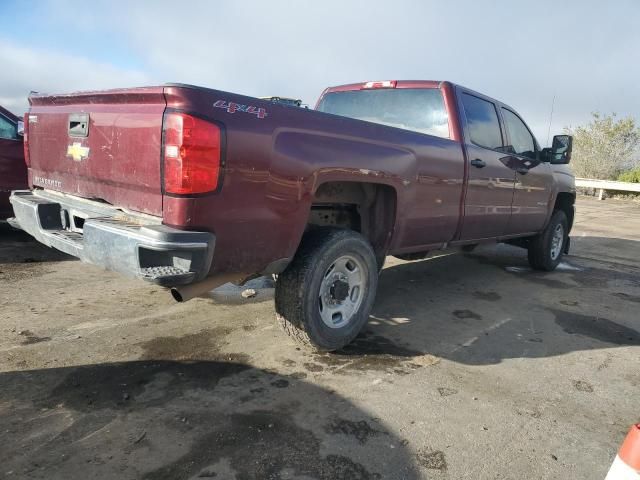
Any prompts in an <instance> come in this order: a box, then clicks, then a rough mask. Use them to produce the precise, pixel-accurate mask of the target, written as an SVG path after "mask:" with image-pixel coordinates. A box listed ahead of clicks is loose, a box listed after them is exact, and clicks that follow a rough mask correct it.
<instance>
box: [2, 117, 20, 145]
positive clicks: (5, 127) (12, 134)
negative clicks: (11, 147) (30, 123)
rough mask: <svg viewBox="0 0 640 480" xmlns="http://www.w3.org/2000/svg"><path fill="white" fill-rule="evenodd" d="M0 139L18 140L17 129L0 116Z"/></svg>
mask: <svg viewBox="0 0 640 480" xmlns="http://www.w3.org/2000/svg"><path fill="white" fill-rule="evenodd" d="M0 138H8V139H9V140H16V139H17V138H18V128H17V127H16V125H15V124H14V123H13V122H10V121H9V120H7V119H6V118H4V117H3V116H2V115H0Z"/></svg>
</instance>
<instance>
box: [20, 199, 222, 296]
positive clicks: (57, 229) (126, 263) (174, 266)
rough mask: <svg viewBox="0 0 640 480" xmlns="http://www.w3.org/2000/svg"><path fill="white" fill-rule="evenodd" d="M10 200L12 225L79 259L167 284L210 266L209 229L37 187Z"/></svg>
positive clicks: (196, 276) (190, 278) (197, 276)
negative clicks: (200, 229) (180, 227)
mask: <svg viewBox="0 0 640 480" xmlns="http://www.w3.org/2000/svg"><path fill="white" fill-rule="evenodd" d="M10 200H11V204H12V205H13V211H14V214H15V218H14V219H11V223H12V225H14V226H16V227H18V228H20V229H22V230H24V231H25V232H27V233H29V234H30V235H31V236H33V237H34V238H35V239H36V240H38V241H39V242H41V243H43V244H45V245H48V246H49V247H53V248H56V249H58V250H61V251H63V252H65V253H67V254H69V255H73V256H74V257H78V258H79V259H80V260H82V261H83V262H87V263H91V264H93V265H98V266H101V267H104V268H106V269H107V270H113V271H115V272H119V273H122V274H125V275H128V276H133V277H138V278H142V279H144V280H147V281H150V282H153V283H156V284H159V285H162V286H166V287H172V286H178V285H185V284H188V283H192V282H195V281H198V280H202V279H203V278H205V277H206V276H207V274H208V273H209V270H210V268H211V261H212V258H213V251H214V248H215V236H214V235H213V234H211V233H208V232H191V231H184V230H178V229H176V228H171V227H168V226H166V225H162V224H160V223H159V222H160V219H159V218H156V217H148V216H145V215H140V216H138V215H136V214H131V213H125V212H122V211H120V210H118V209H116V208H114V207H111V206H109V205H104V204H101V203H98V202H93V201H88V200H84V199H80V198H78V197H72V196H68V195H59V194H53V193H50V192H46V191H40V190H36V191H34V192H31V191H28V190H18V191H14V192H13V193H12V194H11V198H10Z"/></svg>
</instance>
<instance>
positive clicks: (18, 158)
mask: <svg viewBox="0 0 640 480" xmlns="http://www.w3.org/2000/svg"><path fill="white" fill-rule="evenodd" d="M21 124H22V121H21V119H20V117H18V116H16V115H14V114H13V113H11V112H10V111H9V110H7V109H6V108H3V107H0V220H6V219H7V218H8V217H11V216H12V215H13V212H12V210H11V203H9V195H10V194H11V191H12V190H18V189H21V188H27V187H28V185H27V167H26V165H25V164H24V152H23V149H24V145H23V143H22V128H21Z"/></svg>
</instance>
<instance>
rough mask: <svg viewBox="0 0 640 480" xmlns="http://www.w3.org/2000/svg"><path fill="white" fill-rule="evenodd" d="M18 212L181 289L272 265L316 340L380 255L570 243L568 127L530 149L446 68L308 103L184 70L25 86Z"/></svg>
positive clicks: (533, 251) (111, 265)
mask: <svg viewBox="0 0 640 480" xmlns="http://www.w3.org/2000/svg"><path fill="white" fill-rule="evenodd" d="M29 102H30V105H31V106H30V110H29V114H28V122H27V123H28V124H27V125H26V130H27V134H28V158H27V163H28V167H29V182H30V185H31V186H32V189H31V190H30V191H29V190H26V191H15V192H13V194H12V196H11V202H12V204H13V208H14V210H15V220H14V221H13V222H14V224H15V225H18V226H19V227H20V228H22V229H24V230H25V231H27V232H28V233H30V234H31V235H33V236H34V237H35V238H37V239H38V240H39V241H41V242H42V243H44V244H46V245H49V246H51V247H55V248H57V249H59V250H62V251H64V252H67V253H69V254H71V255H75V256H77V257H79V258H80V259H82V260H83V261H86V262H89V263H92V264H96V265H100V266H103V267H105V268H107V269H110V270H115V271H117V272H121V273H124V274H128V275H133V276H136V277H139V278H142V279H145V280H148V281H151V282H155V283H157V284H160V285H163V286H166V287H171V290H172V293H173V295H174V298H176V300H178V301H186V300H189V299H190V298H193V297H195V296H201V295H205V294H206V293H207V292H209V291H210V290H212V289H213V288H214V287H216V286H218V285H220V284H222V283H226V282H229V281H233V282H235V283H238V284H242V283H243V282H245V281H247V280H248V279H250V278H252V277H254V276H256V275H267V274H277V282H276V298H275V306H276V312H277V317H278V319H279V320H280V322H281V323H282V325H283V326H284V328H285V330H286V331H287V332H288V333H289V334H291V335H292V336H293V337H294V338H296V339H297V340H299V341H302V342H304V343H308V344H312V345H314V346H315V347H316V348H319V349H323V350H335V349H339V348H341V347H342V346H344V345H346V344H347V343H349V342H350V341H351V340H353V339H354V338H355V336H356V335H357V334H358V332H359V331H360V330H361V329H362V327H363V326H364V325H365V323H366V322H367V319H368V316H369V312H370V309H371V306H372V304H373V301H374V297H375V293H376V287H377V282H378V272H379V270H380V269H381V267H382V264H383V262H384V258H385V256H386V255H389V254H390V255H395V256H397V257H400V258H404V259H416V258H421V257H423V256H424V255H425V254H426V253H427V252H428V251H432V250H437V249H443V248H449V247H463V246H473V245H476V244H478V243H482V242H489V241H493V242H495V241H500V242H510V243H513V244H516V245H519V246H522V247H524V248H527V249H528V253H529V261H530V263H531V265H532V266H533V267H534V268H536V269H542V270H553V269H554V268H555V267H556V266H557V265H558V263H559V261H560V258H561V256H562V254H563V252H565V253H566V251H567V249H568V245H569V237H568V234H569V231H570V229H571V225H572V223H573V217H574V200H575V187H574V176H573V174H572V173H571V171H570V169H569V167H568V166H567V163H568V162H569V159H570V156H571V138H570V137H568V136H562V135H561V136H557V137H554V143H553V147H552V148H550V149H540V147H539V146H538V143H537V142H536V140H535V138H534V136H533V135H532V134H531V131H530V130H529V128H528V127H527V126H526V124H525V123H524V122H523V120H522V119H521V117H520V116H519V115H518V114H517V113H516V112H515V110H514V109H512V108H511V107H509V106H507V105H505V104H503V103H501V102H499V101H496V100H494V99H491V98H489V97H487V96H485V95H482V94H479V93H477V92H474V91H472V90H469V89H467V88H464V87H462V86H459V85H454V84H452V83H449V82H436V81H384V82H367V83H357V84H352V85H344V86H340V87H333V88H329V89H327V90H325V91H324V92H323V93H322V96H321V97H320V99H319V101H318V104H317V106H316V109H315V110H306V109H301V108H296V107H289V106H286V105H281V104H277V103H273V102H270V101H265V100H260V99H257V98H252V97H245V96H241V95H236V94H233V93H228V92H222V91H218V90H210V89H207V88H201V87H194V86H189V85H181V84H169V85H165V86H160V87H147V88H134V89H126V90H110V91H100V92H83V93H73V94H68V95H47V96H45V95H32V96H31V97H30V98H29Z"/></svg>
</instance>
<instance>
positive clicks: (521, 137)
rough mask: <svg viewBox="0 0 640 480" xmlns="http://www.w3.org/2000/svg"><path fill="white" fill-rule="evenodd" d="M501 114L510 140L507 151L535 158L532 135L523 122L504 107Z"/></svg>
mask: <svg viewBox="0 0 640 480" xmlns="http://www.w3.org/2000/svg"><path fill="white" fill-rule="evenodd" d="M502 116H503V117H504V123H505V125H506V127H507V131H508V132H509V139H510V140H511V145H509V146H508V147H507V148H508V150H509V152H510V153H515V154H516V155H522V156H523V157H528V158H536V147H535V142H534V140H533V135H531V132H529V129H528V128H527V126H526V125H525V124H524V122H523V121H522V120H520V117H518V116H517V115H516V114H515V113H513V112H512V111H510V110H507V109H506V108H503V109H502Z"/></svg>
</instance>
